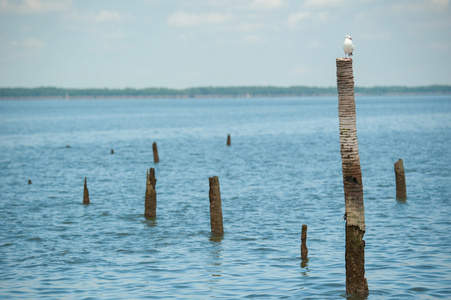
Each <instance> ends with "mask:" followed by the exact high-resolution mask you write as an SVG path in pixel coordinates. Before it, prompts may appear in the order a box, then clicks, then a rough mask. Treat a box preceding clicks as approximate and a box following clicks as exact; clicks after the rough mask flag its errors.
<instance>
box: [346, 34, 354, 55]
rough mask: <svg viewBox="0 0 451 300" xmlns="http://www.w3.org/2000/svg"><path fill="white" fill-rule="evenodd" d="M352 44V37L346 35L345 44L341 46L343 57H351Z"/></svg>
mask: <svg viewBox="0 0 451 300" xmlns="http://www.w3.org/2000/svg"><path fill="white" fill-rule="evenodd" d="M354 48H355V46H354V44H353V43H352V37H350V36H349V35H347V36H346V37H345V42H344V44H343V50H344V52H345V57H347V56H348V57H351V56H352V52H353V51H354Z"/></svg>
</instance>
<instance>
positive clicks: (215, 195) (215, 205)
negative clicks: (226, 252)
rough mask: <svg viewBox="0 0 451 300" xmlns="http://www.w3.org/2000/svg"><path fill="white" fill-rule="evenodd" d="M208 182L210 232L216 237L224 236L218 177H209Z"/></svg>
mask: <svg viewBox="0 0 451 300" xmlns="http://www.w3.org/2000/svg"><path fill="white" fill-rule="evenodd" d="M209 181H210V192H209V196H210V223H211V232H212V233H213V234H214V235H216V236H222V235H223V234H224V228H223V224H222V207H221V192H220V190H219V179H218V176H213V177H210V178H209Z"/></svg>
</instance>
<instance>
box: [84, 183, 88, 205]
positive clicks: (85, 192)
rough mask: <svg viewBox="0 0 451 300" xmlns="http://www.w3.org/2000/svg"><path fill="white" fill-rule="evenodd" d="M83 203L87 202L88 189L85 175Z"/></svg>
mask: <svg viewBox="0 0 451 300" xmlns="http://www.w3.org/2000/svg"><path fill="white" fill-rule="evenodd" d="M83 204H89V191H88V185H87V184H86V177H85V186H84V189H83Z"/></svg>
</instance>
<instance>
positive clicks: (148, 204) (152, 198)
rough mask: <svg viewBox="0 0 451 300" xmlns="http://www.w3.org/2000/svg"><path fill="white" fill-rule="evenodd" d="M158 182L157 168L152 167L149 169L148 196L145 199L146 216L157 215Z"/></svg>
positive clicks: (152, 216) (153, 216)
mask: <svg viewBox="0 0 451 300" xmlns="http://www.w3.org/2000/svg"><path fill="white" fill-rule="evenodd" d="M156 184H157V180H156V179H155V169H154V168H150V170H149V171H147V184H146V196H145V201H144V216H145V217H146V218H155V217H156V216H157V192H156V190H155V185H156Z"/></svg>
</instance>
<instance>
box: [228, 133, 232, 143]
mask: <svg viewBox="0 0 451 300" xmlns="http://www.w3.org/2000/svg"><path fill="white" fill-rule="evenodd" d="M230 145H232V142H231V141H230V134H228V135H227V146H230Z"/></svg>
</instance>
